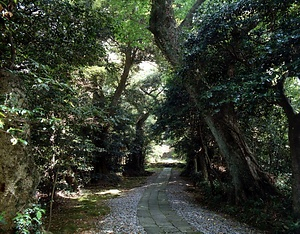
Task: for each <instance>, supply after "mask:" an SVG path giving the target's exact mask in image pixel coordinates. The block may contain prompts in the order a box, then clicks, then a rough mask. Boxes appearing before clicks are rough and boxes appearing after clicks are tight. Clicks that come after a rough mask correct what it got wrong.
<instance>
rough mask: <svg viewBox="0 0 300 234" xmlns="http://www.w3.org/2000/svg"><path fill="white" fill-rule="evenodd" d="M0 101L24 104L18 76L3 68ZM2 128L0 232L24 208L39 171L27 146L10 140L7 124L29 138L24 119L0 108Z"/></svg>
mask: <svg viewBox="0 0 300 234" xmlns="http://www.w3.org/2000/svg"><path fill="white" fill-rule="evenodd" d="M0 95H1V105H5V106H7V107H10V108H12V107H14V108H24V107H25V106H26V101H25V100H26V96H25V91H24V90H23V88H22V83H21V80H20V79H19V78H18V77H16V76H15V75H12V74H9V73H8V72H6V71H3V70H2V71H0ZM1 113H2V114H4V115H5V117H4V115H2V114H1V116H0V117H1V118H2V121H3V122H4V128H3V129H0V145H1V147H0V213H1V212H4V219H5V224H0V232H1V231H4V233H9V232H10V230H11V229H12V227H13V218H14V217H15V216H16V213H17V212H20V211H22V210H23V209H24V208H26V205H28V203H29V202H30V200H31V199H32V198H33V195H34V192H35V190H36V187H37V185H38V183H39V175H38V171H37V169H36V166H35V163H34V160H33V158H32V155H31V154H30V151H29V146H25V145H24V144H22V143H20V142H17V141H12V135H11V134H9V133H8V132H7V130H8V129H9V128H15V129H20V130H22V131H23V132H21V133H20V134H19V135H18V136H16V137H19V138H20V139H22V140H27V141H28V140H29V134H30V131H29V129H30V128H29V124H28V122H27V121H26V119H24V118H22V116H18V114H14V113H11V112H10V111H1Z"/></svg>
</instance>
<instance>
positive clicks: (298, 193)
mask: <svg viewBox="0 0 300 234" xmlns="http://www.w3.org/2000/svg"><path fill="white" fill-rule="evenodd" d="M284 82H285V78H282V79H281V80H280V81H279V82H278V84H277V86H278V90H279V93H280V102H279V105H280V106H281V107H282V108H283V110H284V112H285V114H286V116H287V119H288V124H289V134H288V135H289V145H290V154H291V159H292V198H293V211H294V215H295V217H296V218H298V219H300V113H298V114H297V113H296V112H295V111H294V109H293V107H292V105H291V103H290V100H289V99H288V98H287V97H286V95H285V93H284Z"/></svg>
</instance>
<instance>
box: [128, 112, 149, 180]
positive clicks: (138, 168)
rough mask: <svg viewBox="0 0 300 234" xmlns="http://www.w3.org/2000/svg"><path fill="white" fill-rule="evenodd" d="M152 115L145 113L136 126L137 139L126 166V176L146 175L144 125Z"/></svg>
mask: <svg viewBox="0 0 300 234" xmlns="http://www.w3.org/2000/svg"><path fill="white" fill-rule="evenodd" d="M149 115H150V113H149V112H148V113H143V114H142V115H141V116H140V117H139V119H138V121H137V122H136V125H135V139H134V141H133V144H132V148H131V150H130V151H131V152H130V154H129V157H128V159H127V162H126V165H125V171H124V175H129V176H138V175H143V174H144V173H145V146H144V142H145V140H144V135H145V134H144V124H145V121H146V120H147V118H148V117H149Z"/></svg>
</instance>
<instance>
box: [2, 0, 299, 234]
mask: <svg viewBox="0 0 300 234" xmlns="http://www.w3.org/2000/svg"><path fill="white" fill-rule="evenodd" d="M158 3H159V4H161V5H160V6H164V7H166V9H167V11H166V12H163V10H164V8H163V7H158V8H155V7H156V5H155V4H158ZM194 3H195V5H193V4H194ZM168 4H169V5H168ZM0 11H1V15H0V28H1V33H0V69H1V72H0V74H1V76H3V77H1V79H2V78H3V79H2V81H1V82H2V83H1V82H0V85H2V86H3V87H2V86H0V136H6V137H7V136H9V137H10V142H11V144H12V145H14V146H15V147H20V148H16V149H21V148H22V149H25V150H24V152H23V151H22V150H19V151H20V152H21V151H22V153H23V154H24V158H25V157H27V155H30V156H32V157H33V158H34V162H35V166H37V168H38V171H39V175H40V181H39V183H38V187H37V188H36V191H38V196H39V198H41V197H43V198H45V199H44V200H43V201H45V202H46V205H47V206H46V208H47V209H48V208H49V207H50V209H51V207H52V203H53V199H54V195H55V192H56V191H57V190H64V191H77V190H78V188H80V187H81V186H85V185H87V184H91V183H98V182H99V181H103V180H106V181H109V182H112V183H116V182H117V181H118V177H117V176H116V173H120V172H121V173H123V174H124V175H127V176H137V175H143V174H145V165H146V162H147V152H149V151H150V149H149V146H150V143H151V142H152V141H153V140H154V139H156V140H157V141H159V140H162V139H163V140H166V141H168V142H169V143H170V144H172V147H174V149H175V154H176V155H177V156H178V157H180V158H184V159H185V160H186V162H187V163H186V168H185V171H184V173H185V175H189V176H191V177H192V180H193V182H194V183H195V185H199V184H201V185H203V186H204V187H205V186H206V184H207V185H209V187H210V189H211V191H212V192H213V193H214V194H216V197H218V196H223V197H225V195H224V194H226V198H228V199H225V200H227V201H229V202H232V201H235V202H236V203H237V204H239V205H241V203H242V202H248V203H251V202H252V201H253V200H251V199H254V201H261V200H268V199H269V200H268V201H270V200H272V197H271V196H273V197H274V198H275V197H276V199H278V200H280V196H283V197H284V198H287V199H286V203H285V204H287V205H288V206H292V202H293V207H294V214H295V217H296V218H295V220H293V221H291V222H293V225H294V226H293V227H287V228H285V229H286V230H291V231H293V230H296V229H297V225H296V224H297V221H298V219H297V217H298V218H299V215H300V201H299V199H297V197H299V196H298V195H300V194H298V193H297V192H295V191H297V188H298V187H297V186H298V184H297V183H298V182H299V181H300V174H299V172H297V171H300V170H298V169H297V167H296V165H297V162H298V161H299V157H300V156H299V155H298V154H299V153H297V152H298V151H299V145H298V143H300V142H298V141H297V139H300V138H299V134H300V126H299V121H300V116H299V115H300V114H299V111H300V103H299V101H300V96H299V84H300V81H299V45H300V43H299V38H300V37H299V35H300V32H299V26H300V16H299V12H300V6H299V3H298V1H297V0H287V1H280V0H274V1H265V0H241V1H235V0H230V1H218V0H206V1H181V0H175V1H170V0H168V1H161V0H155V1H153V2H152V5H151V4H149V2H148V1H144V0H139V1H124V0H112V1H105V0H88V1H83V0H59V1H48V0H38V1H27V0H19V1H16V0H7V1H0ZM155 11H157V12H159V13H160V15H159V16H157V18H155V19H154V20H153V17H154V15H155ZM153 12H154V13H153ZM160 16H163V17H164V18H163V19H165V20H160V18H159V17H160ZM149 17H150V19H149ZM151 17H152V19H151ZM149 20H150V27H149V28H150V30H151V32H152V33H153V35H151V32H150V30H148V29H149V28H148V26H149ZM154 21H155V22H158V24H157V25H156V26H163V25H164V24H167V27H165V28H164V29H165V31H164V33H162V34H159V28H157V29H156V30H154V29H153V27H154V25H155V24H153V22H154ZM172 27H174V30H173V31H170V32H169V31H168V30H171V29H172ZM167 34H168V35H167ZM153 36H154V39H155V42H156V44H157V45H158V48H159V49H160V52H159V51H157V48H156V47H155V46H154V42H153ZM164 36H169V37H166V38H168V40H169V39H170V40H169V41H168V40H167V41H164V40H163V38H164ZM172 43H174V44H172ZM163 55H164V56H165V57H166V60H168V61H169V62H170V63H171V65H172V66H173V68H171V67H170V66H169V65H167V64H166V61H165V60H164V59H162V56H163ZM153 63H155V64H156V65H155V66H153V67H154V69H152V70H147V69H148V67H151V64H153ZM157 68H158V69H157ZM150 73H151V74H150ZM4 74H10V76H8V75H4ZM9 77H17V78H18V79H17V80H18V82H15V83H13V81H14V80H15V79H9ZM6 81H7V82H6ZM6 86H11V87H9V88H7V87H6ZM19 90H21V91H22V92H21V91H20V93H19ZM0 139H2V140H3V139H4V138H0ZM3 141H4V140H3ZM5 144H6V143H3V145H5ZM3 147H4V146H3ZM226 147H227V148H226ZM230 150H231V151H230ZM228 152H229V153H228ZM233 154H235V155H237V156H236V158H235V159H233V156H232V157H231V156H230V155H233ZM0 156H1V157H0V159H1V160H5V159H4V158H5V155H0ZM244 159H245V160H244ZM235 160H241V161H239V162H242V163H244V164H243V165H242V164H241V163H237V161H235ZM24 161H26V160H25V159H24ZM19 163H23V162H19ZM247 163H248V164H247ZM233 164H238V165H233ZM247 165H248V166H247ZM3 168H4V167H3ZM299 168H300V167H299ZM244 169H245V170H244ZM1 170H3V171H4V170H5V168H4V169H1ZM239 170H240V171H243V170H244V172H245V173H244V176H241V174H239V173H238V171H239ZM33 171H34V170H33ZM32 173H33V172H32ZM247 173H248V174H249V175H252V176H253V177H250V176H249V178H250V179H248V178H247V179H245V178H246V177H247V176H248V174H247ZM292 175H293V176H292ZM241 177H243V178H241ZM244 177H245V178H244ZM298 177H299V178H298ZM0 178H1V177H0ZM20 178H21V177H20ZM251 178H255V179H257V180H255V182H253V181H254V180H253V181H252V180H251ZM261 178H262V179H261ZM243 179H244V180H243ZM259 179H261V180H259ZM297 179H298V180H297ZM36 180H37V179H36ZM237 181H238V182H237ZM249 181H251V183H250V182H249ZM261 181H262V182H261ZM6 183H7V182H5V181H3V182H2V181H0V195H2V193H3V194H4V193H5V192H7V188H6V187H7V186H6ZM32 183H33V184H34V183H37V182H36V181H35V182H32ZM247 183H248V184H249V187H247V185H248V184H247ZM261 183H263V185H265V186H262V184H261ZM264 183H265V184H264ZM15 184H16V186H17V184H18V183H17V182H16V183H15ZM239 184H243V185H242V186H239ZM245 184H246V186H245ZM255 186H257V187H255ZM273 186H274V187H273ZM263 187H265V188H263ZM264 189H265V190H264ZM299 191H300V183H299ZM233 194H235V198H233V196H232V195H233ZM255 199H256V200H255ZM16 200H17V199H16ZM0 201H1V199H0ZM26 202H27V203H28V202H29V201H26ZM245 204H246V203H245ZM30 207H31V206H29V207H27V210H26V209H25V207H24V211H23V212H19V213H18V216H17V218H16V219H15V222H16V223H17V228H19V229H20V228H22V227H23V226H22V225H27V224H28V223H30V222H31V221H32V220H33V221H34V222H36V223H34V222H33V223H34V225H35V226H36V228H38V229H40V224H41V223H40V219H41V214H42V213H43V212H42V210H41V209H40V208H37V209H36V210H35V208H36V207H37V206H32V207H35V208H32V209H31V208H30ZM297 207H298V208H297ZM26 212H27V213H26ZM28 212H29V213H28ZM0 214H1V215H0V231H2V226H1V225H5V224H6V223H7V222H6V221H7V220H6V219H8V216H7V214H6V213H5V212H3V211H2V210H1V208H0ZM15 215H17V214H15ZM26 219H28V220H27V223H22V222H23V221H24V220H25V221H26ZM35 226H34V227H35ZM34 227H31V226H28V227H27V228H28V229H30V228H34ZM10 228H11V227H10ZM283 229H284V228H283ZM3 230H4V229H3ZM278 230H282V227H278Z"/></svg>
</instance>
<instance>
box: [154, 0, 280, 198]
mask: <svg viewBox="0 0 300 234" xmlns="http://www.w3.org/2000/svg"><path fill="white" fill-rule="evenodd" d="M203 2H204V0H197V1H195V4H194V6H193V7H192V8H191V9H190V11H189V12H188V14H187V16H186V19H185V20H184V21H183V22H182V23H181V25H179V26H176V22H175V19H174V12H173V9H172V3H173V1H172V0H153V1H152V10H151V17H150V27H149V29H150V31H151V32H152V33H153V35H154V37H155V41H156V43H157V45H158V47H159V48H160V49H161V51H162V52H163V53H164V55H165V57H166V59H167V60H168V61H169V62H170V63H171V65H172V66H174V67H180V66H181V65H183V64H182V59H181V56H182V55H183V52H182V50H181V48H180V42H181V41H182V38H180V37H181V36H182V35H183V31H182V30H183V29H184V28H187V29H188V28H190V27H191V26H192V25H191V22H192V20H191V19H192V15H193V13H194V12H195V10H197V8H198V7H199V6H200V5H201V4H202V3H203ZM170 38H171V39H170ZM186 89H187V90H188V92H189V94H190V96H191V98H192V100H194V102H195V105H196V106H199V105H198V103H197V98H196V92H195V90H194V88H193V87H189V86H188V84H186ZM199 110H200V111H201V108H199ZM202 117H203V119H204V121H205V122H206V124H207V125H208V127H209V128H210V130H211V132H212V133H213V136H214V137H215V139H216V141H217V143H218V146H219V148H220V151H221V152H222V154H224V156H225V159H226V162H227V164H228V167H229V170H230V174H231V176H232V184H233V188H234V194H235V198H236V201H239V200H241V199H245V198H246V197H247V195H248V194H249V193H251V194H255V193H256V192H258V193H259V194H260V195H262V194H266V193H268V192H272V193H274V192H276V190H275V188H274V186H273V185H272V182H271V180H270V178H269V177H268V176H267V174H266V173H264V172H263V171H262V170H261V168H260V167H259V165H258V164H257V163H256V161H255V159H254V156H253V154H252V153H251V151H250V150H249V147H248V146H247V144H246V142H245V140H244V138H243V135H242V133H241V131H240V130H239V126H238V123H237V120H236V118H235V113H234V110H233V109H232V108H231V107H229V106H225V105H224V106H223V111H222V112H220V113H219V114H217V115H214V113H208V114H206V115H205V116H202Z"/></svg>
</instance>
